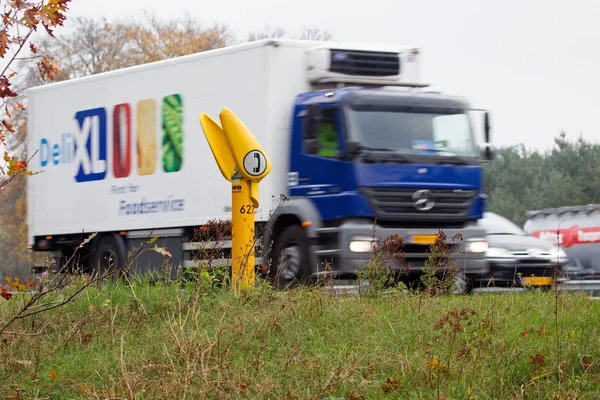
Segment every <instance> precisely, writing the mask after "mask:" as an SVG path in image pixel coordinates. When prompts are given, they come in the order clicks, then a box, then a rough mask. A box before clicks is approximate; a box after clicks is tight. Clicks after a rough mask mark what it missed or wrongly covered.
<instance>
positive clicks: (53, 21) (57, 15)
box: [39, 0, 71, 37]
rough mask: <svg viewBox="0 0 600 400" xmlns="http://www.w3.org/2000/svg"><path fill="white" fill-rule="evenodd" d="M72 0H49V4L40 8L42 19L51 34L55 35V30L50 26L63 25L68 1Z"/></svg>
mask: <svg viewBox="0 0 600 400" xmlns="http://www.w3.org/2000/svg"><path fill="white" fill-rule="evenodd" d="M70 1H71V0H49V1H48V4H46V5H44V6H42V8H41V9H40V12H39V16H40V20H41V21H42V25H43V26H44V28H45V29H46V32H48V34H49V35H50V36H52V37H54V33H53V30H52V29H51V28H50V27H56V26H62V25H63V23H64V21H65V19H66V17H65V14H64V13H65V11H67V9H68V7H67V3H69V2H70Z"/></svg>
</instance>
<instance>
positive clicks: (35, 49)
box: [29, 43, 37, 54]
mask: <svg viewBox="0 0 600 400" xmlns="http://www.w3.org/2000/svg"><path fill="white" fill-rule="evenodd" d="M29 50H31V52H32V53H33V54H36V53H37V48H36V47H35V45H34V44H33V43H29Z"/></svg>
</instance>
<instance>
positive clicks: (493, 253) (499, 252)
mask: <svg viewBox="0 0 600 400" xmlns="http://www.w3.org/2000/svg"><path fill="white" fill-rule="evenodd" d="M485 256H486V257H488V258H513V255H512V254H511V253H510V251H508V250H506V249H500V248H498V247H490V248H489V249H487V251H486V252H485Z"/></svg>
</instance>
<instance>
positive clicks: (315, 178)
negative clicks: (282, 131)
mask: <svg viewBox="0 0 600 400" xmlns="http://www.w3.org/2000/svg"><path fill="white" fill-rule="evenodd" d="M341 128H342V118H341V113H340V110H339V108H338V107H337V106H336V105H333V104H311V105H309V106H308V108H307V110H306V114H305V116H304V121H303V123H302V135H301V136H302V137H301V139H300V140H298V141H295V144H299V145H300V146H299V147H300V148H299V151H298V150H296V151H298V153H299V154H298V153H297V154H296V157H294V162H293V163H292V165H291V170H290V180H293V181H294V182H293V183H290V195H291V196H302V197H309V198H311V200H312V201H313V202H314V204H315V206H316V207H317V208H318V209H319V211H320V212H321V217H322V218H323V219H332V218H336V217H337V214H340V213H339V211H336V204H335V203H336V201H339V197H340V196H339V194H340V193H341V192H342V191H343V187H344V181H345V179H346V177H348V176H351V174H350V172H351V171H345V169H346V166H348V164H347V163H346V162H345V161H344V159H343V143H344V136H343V129H341ZM344 172H347V174H344ZM338 210H339V204H338Z"/></svg>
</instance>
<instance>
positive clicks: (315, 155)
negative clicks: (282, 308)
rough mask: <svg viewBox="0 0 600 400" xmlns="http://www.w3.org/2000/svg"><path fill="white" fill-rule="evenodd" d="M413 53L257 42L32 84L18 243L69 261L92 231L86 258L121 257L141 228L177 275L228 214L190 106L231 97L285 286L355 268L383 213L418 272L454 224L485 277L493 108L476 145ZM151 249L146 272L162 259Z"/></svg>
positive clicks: (266, 249) (465, 114)
mask: <svg viewBox="0 0 600 400" xmlns="http://www.w3.org/2000/svg"><path fill="white" fill-rule="evenodd" d="M418 59H419V52H418V50H417V49H416V48H414V47H395V46H383V45H368V44H353V43H343V42H315V41H296V40H261V41H257V42H252V43H247V44H241V45H236V46H231V47H226V48H222V49H217V50H211V51H206V52H202V53H198V54H193V55H189V56H184V57H178V58H175V59H170V60H166V61H160V62H154V63H149V64H145V65H140V66H135V67H131V68H125V69H121V70H116V71H111V72H106V73H101V74H97V75H92V76H87V77H82V78H77V79H72V80H67V81H62V82H56V83H51V84H47V85H43V86H39V87H36V88H32V89H31V90H29V91H28V112H29V114H28V148H29V151H30V153H31V154H32V153H33V152H34V151H36V150H37V151H38V153H37V155H36V156H35V157H34V159H33V160H32V163H31V165H30V167H31V169H32V170H33V171H43V172H42V173H41V174H37V175H34V176H32V177H30V178H28V185H29V186H28V229H29V235H28V238H29V239H28V240H29V243H28V245H29V248H30V249H31V250H32V251H54V252H60V255H61V257H70V256H71V254H72V253H73V251H74V249H75V248H76V247H77V246H78V245H79V243H80V242H81V240H83V239H84V238H85V237H87V236H88V235H89V234H90V233H93V232H97V233H98V234H97V236H96V237H95V239H94V240H93V241H92V242H91V243H90V244H89V245H88V246H86V247H85V248H84V250H83V251H82V255H84V256H85V260H83V261H81V263H82V264H81V265H80V266H82V267H84V268H88V267H91V266H97V265H98V263H101V264H102V262H103V261H102V260H104V259H105V258H106V256H111V257H113V259H114V262H115V263H116V264H117V265H118V266H122V264H123V262H124V259H125V258H126V254H127V251H128V250H129V249H131V248H132V247H135V246H139V244H140V242H141V241H143V240H144V239H145V238H146V237H148V235H150V234H151V235H152V236H158V237H159V238H160V240H161V243H162V244H163V245H165V246H167V248H168V249H169V250H170V252H171V254H172V257H171V258H170V259H169V260H168V261H169V262H170V263H172V265H173V268H172V274H176V273H177V271H178V268H179V267H180V266H181V265H189V264H190V263H191V261H190V250H191V249H192V248H193V247H194V246H193V245H192V244H190V243H188V242H189V241H190V238H191V237H192V233H193V231H194V230H195V229H198V228H199V227H202V226H204V225H205V224H207V223H208V222H209V221H211V220H227V219H229V218H230V217H231V214H230V211H231V188H230V183H228V182H227V181H226V180H224V179H223V177H222V176H221V174H220V172H219V170H218V167H217V165H216V163H215V161H214V158H213V156H212V153H211V151H210V148H209V146H208V144H207V142H206V139H205V137H204V135H203V131H202V129H201V126H200V124H199V115H200V113H201V112H206V113H208V114H209V115H211V116H213V117H217V116H218V113H219V111H220V110H221V109H222V108H223V107H229V108H230V109H231V110H232V111H233V112H235V113H236V114H237V115H238V116H239V117H240V118H241V119H242V120H243V121H244V123H245V124H246V125H247V126H248V127H249V128H250V129H251V130H252V132H253V133H254V134H255V135H256V137H257V138H258V140H259V141H260V142H261V144H262V145H263V147H264V149H265V151H266V153H267V155H268V157H269V158H270V160H271V162H272V165H273V169H272V172H271V173H270V174H269V175H268V176H267V177H266V179H264V180H263V181H262V182H261V184H260V207H259V209H257V210H255V214H256V222H257V232H261V231H262V232H264V235H262V237H261V238H260V239H261V240H260V241H259V244H261V245H262V249H263V251H262V253H260V252H259V254H257V258H256V260H257V264H259V265H266V263H268V260H271V259H275V260H279V261H280V262H278V263H271V264H273V266H272V267H271V269H269V271H271V272H276V271H277V268H279V270H278V271H279V272H280V274H279V275H280V276H281V279H282V280H284V281H288V280H289V279H293V278H299V277H306V276H309V275H313V276H314V275H318V274H320V273H322V272H323V271H322V270H323V265H324V263H327V264H329V265H330V269H332V271H330V272H329V273H332V274H334V275H335V274H337V275H343V274H352V273H353V272H354V271H355V270H356V268H357V267H358V266H360V265H362V264H364V263H365V262H366V261H367V260H368V259H369V250H370V242H371V240H372V232H373V224H374V221H375V220H376V221H377V224H378V230H377V234H376V237H377V240H381V239H382V238H384V237H385V236H387V235H389V234H391V233H398V234H400V235H401V236H404V237H405V239H406V246H405V247H406V249H405V252H406V260H407V262H411V263H412V265H413V270H414V271H416V272H418V271H420V269H421V267H422V265H423V262H424V260H425V259H426V257H427V249H428V244H429V243H431V241H432V240H433V238H434V236H435V234H436V233H437V232H438V229H444V230H445V232H446V234H447V236H448V238H450V237H452V235H453V234H454V233H456V232H461V233H462V234H463V235H464V238H465V240H464V241H463V242H462V243H461V244H460V245H459V246H460V247H461V249H462V250H464V251H466V256H465V257H466V258H465V259H466V260H467V263H466V265H465V268H466V270H467V273H468V274H470V275H469V276H477V275H479V274H483V273H485V271H486V269H487V264H486V262H485V250H486V242H485V237H484V234H483V232H482V231H481V229H480V228H477V227H476V226H474V224H473V223H474V221H476V220H477V219H479V218H481V216H482V212H483V210H484V206H485V195H484V194H483V193H482V192H481V190H482V168H481V165H480V163H481V162H482V161H483V159H484V158H489V155H490V151H489V146H488V145H487V143H488V142H489V129H488V128H487V127H488V124H487V115H486V119H485V121H486V145H485V146H484V147H480V146H479V145H477V141H476V138H475V137H474V133H473V129H472V124H471V120H470V117H469V110H470V106H469V104H468V102H467V101H466V100H464V99H462V98H458V97H451V96H446V95H442V94H439V93H427V92H423V90H422V88H424V87H426V86H427V85H425V84H423V83H422V82H420V81H419V80H418V79H417V78H418ZM327 129H329V130H327ZM328 146H332V147H331V148H328ZM281 195H285V196H287V197H288V199H289V200H288V201H285V202H284V203H283V204H280V203H279V199H280V196H281ZM275 209H277V211H276V212H275V213H274V214H273V215H272V216H271V213H272V212H273V211H274V210H275ZM266 223H268V225H267V227H268V229H266V230H265V229H262V228H261V227H263V228H264V226H265V224H266ZM258 248H259V249H260V248H261V246H258ZM261 256H262V258H261ZM148 257H150V259H147V258H141V259H140V260H139V261H138V263H137V268H138V269H139V270H142V271H147V270H148V269H152V268H155V267H157V266H160V265H162V262H163V259H162V255H160V254H158V253H156V254H154V253H152V252H150V253H148ZM261 260H262V261H261ZM261 262H262V264H261ZM257 266H258V265H257ZM398 268H399V266H398Z"/></svg>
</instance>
